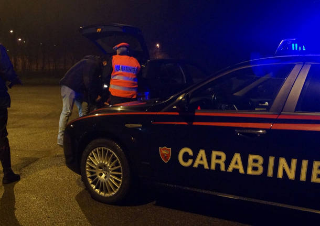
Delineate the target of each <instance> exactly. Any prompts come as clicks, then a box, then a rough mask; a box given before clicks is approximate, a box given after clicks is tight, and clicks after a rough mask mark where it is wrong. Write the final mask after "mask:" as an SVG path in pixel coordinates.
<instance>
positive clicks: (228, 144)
mask: <svg viewBox="0 0 320 226" xmlns="http://www.w3.org/2000/svg"><path fill="white" fill-rule="evenodd" d="M301 67H302V64H293V63H291V64H275V65H255V66H250V65H248V66H246V67H242V68H237V69H235V70H232V71H229V72H226V73H223V74H221V75H218V76H217V77H215V78H213V79H211V80H208V81H207V82H205V83H203V84H202V85H199V86H197V87H196V88H194V89H193V90H191V91H190V92H189V93H187V94H185V95H184V96H181V97H180V98H178V100H177V102H176V103H175V104H174V105H172V106H171V107H169V108H167V109H166V111H165V112H161V113H160V114H158V115H157V117H156V118H155V120H154V122H153V131H154V132H155V134H157V136H159V137H158V140H156V141H155V142H154V143H153V149H154V150H155V149H157V148H158V149H159V153H158V155H157V154H155V155H154V159H153V165H154V168H155V173H156V179H157V180H158V182H160V183H169V184H174V185H176V186H182V187H189V188H192V189H204V190H207V191H215V192H223V193H227V194H232V195H243V196H250V197H254V198H261V197H263V194H264V191H265V190H266V189H267V188H268V187H269V186H271V184H270V183H269V182H268V160H269V156H270V155H272V154H271V153H269V152H268V146H269V143H270V142H271V140H270V136H269V131H270V129H271V127H272V124H273V123H274V121H275V120H276V118H277V117H278V115H279V113H280V110H279V109H281V108H282V106H283V104H284V101H285V98H283V96H286V95H288V93H289V91H290V89H291V87H292V84H293V82H294V80H295V78H296V76H297V75H298V73H299V71H300V69H301ZM185 99H188V101H186V100H185ZM183 101H184V102H187V103H188V104H187V107H188V110H187V111H185V110H182V109H181V103H180V102H183ZM182 105H184V104H182ZM156 131H157V132H158V131H163V132H162V134H161V135H160V133H157V132H156ZM166 155H167V157H166ZM168 159H169V160H168ZM164 160H165V161H164ZM167 160H168V161H167ZM250 191H254V192H250Z"/></svg>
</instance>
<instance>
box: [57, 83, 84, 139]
mask: <svg viewBox="0 0 320 226" xmlns="http://www.w3.org/2000/svg"><path fill="white" fill-rule="evenodd" d="M61 97H62V112H61V115H60V120H59V133H58V144H59V145H63V134H64V130H65V129H66V126H67V123H68V121H69V118H70V116H71V114H72V109H73V105H74V104H76V106H77V108H78V112H79V117H81V116H83V115H86V114H87V113H88V107H87V106H86V107H84V108H82V103H83V94H82V93H77V92H75V91H74V90H72V89H70V88H69V87H67V86H61Z"/></svg>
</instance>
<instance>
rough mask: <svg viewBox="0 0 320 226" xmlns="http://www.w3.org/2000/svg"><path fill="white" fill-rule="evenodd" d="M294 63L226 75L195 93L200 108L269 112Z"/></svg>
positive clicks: (249, 68) (240, 70)
mask: <svg viewBox="0 0 320 226" xmlns="http://www.w3.org/2000/svg"><path fill="white" fill-rule="evenodd" d="M293 67H294V65H293V64H292V65H264V66H252V67H248V68H243V69H239V70H236V71H233V72H230V73H229V74H226V75H224V76H222V77H220V78H218V79H216V80H213V81H212V82H211V83H209V84H207V85H205V86H204V87H201V88H200V89H199V90H197V91H195V92H194V95H192V98H191V101H190V102H191V104H192V105H193V107H194V108H195V109H198V110H200V109H201V110H202V109H203V110H206V109H208V110H223V111H225V110H233V111H269V110H270V108H271V106H272V104H273V102H274V100H275V98H276V96H277V94H278V92H279V91H280V88H281V87H282V85H283V83H284V81H285V79H286V78H287V76H288V75H289V74H290V72H291V71H292V69H293Z"/></svg>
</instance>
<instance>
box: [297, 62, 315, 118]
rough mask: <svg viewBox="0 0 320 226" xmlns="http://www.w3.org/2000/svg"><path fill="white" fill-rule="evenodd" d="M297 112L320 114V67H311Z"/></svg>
mask: <svg viewBox="0 0 320 226" xmlns="http://www.w3.org/2000/svg"><path fill="white" fill-rule="evenodd" d="M295 111H296V112H320V65H312V66H311V68H310V70H309V73H308V76H307V79H306V81H305V83H304V86H303V88H302V92H301V94H300V97H299V100H298V104H297V106H296V110H295Z"/></svg>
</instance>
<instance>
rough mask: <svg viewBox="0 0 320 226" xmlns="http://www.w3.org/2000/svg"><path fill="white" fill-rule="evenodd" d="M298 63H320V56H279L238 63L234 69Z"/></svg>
mask: <svg viewBox="0 0 320 226" xmlns="http://www.w3.org/2000/svg"><path fill="white" fill-rule="evenodd" d="M296 62H319V63H320V54H307V55H279V56H271V57H265V58H258V59H252V60H248V61H243V62H241V63H237V64H235V65H233V66H232V67H241V66H242V65H243V66H245V65H248V64H250V65H258V64H276V63H296Z"/></svg>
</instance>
